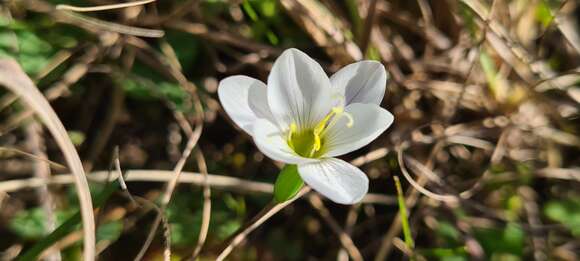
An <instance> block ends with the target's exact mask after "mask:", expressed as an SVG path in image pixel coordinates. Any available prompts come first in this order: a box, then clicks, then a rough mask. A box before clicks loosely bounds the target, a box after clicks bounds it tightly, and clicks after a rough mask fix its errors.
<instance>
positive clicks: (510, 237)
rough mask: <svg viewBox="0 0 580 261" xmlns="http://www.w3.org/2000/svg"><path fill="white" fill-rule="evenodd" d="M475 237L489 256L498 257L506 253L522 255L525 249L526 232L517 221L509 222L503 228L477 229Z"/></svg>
mask: <svg viewBox="0 0 580 261" xmlns="http://www.w3.org/2000/svg"><path fill="white" fill-rule="evenodd" d="M475 237H476V239H477V241H478V242H479V243H480V244H481V246H482V247H483V249H484V251H485V253H486V255H487V256H488V257H492V258H494V256H495V257H496V258H497V257H499V256H507V255H506V254H508V255H515V256H522V254H523V251H524V241H525V233H524V231H523V230H522V228H521V227H520V226H519V225H517V224H515V223H509V224H507V225H506V226H505V227H503V228H479V229H476V230H475Z"/></svg>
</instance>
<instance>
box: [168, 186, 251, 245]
mask: <svg viewBox="0 0 580 261" xmlns="http://www.w3.org/2000/svg"><path fill="white" fill-rule="evenodd" d="M220 198H223V199H224V200H223V201H213V202H212V213H211V220H210V226H209V234H210V237H215V239H217V240H224V239H226V238H227V237H229V236H230V235H232V234H233V233H234V232H235V231H236V230H237V229H238V228H239V227H240V226H241V224H242V223H241V222H242V217H244V215H245V203H244V200H243V198H240V199H235V198H234V197H232V196H231V195H228V194H225V195H224V196H222V197H220ZM201 199H202V195H201V194H200V193H193V194H192V193H176V194H175V195H174V198H173V199H172V201H171V203H170V204H169V206H168V208H167V219H168V221H169V226H170V227H171V244H172V246H174V247H191V246H192V245H195V244H196V242H197V238H198V236H199V232H200V228H201V227H200V225H201V220H202V200H201ZM232 210H234V213H235V214H232Z"/></svg>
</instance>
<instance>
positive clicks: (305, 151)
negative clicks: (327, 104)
mask: <svg viewBox="0 0 580 261" xmlns="http://www.w3.org/2000/svg"><path fill="white" fill-rule="evenodd" d="M343 116H344V117H346V118H347V119H348V122H347V123H346V126H347V127H348V128H350V127H352V125H353V124H354V120H353V118H352V116H351V115H350V114H349V113H347V112H345V111H344V107H333V108H332V110H331V111H330V113H328V114H327V115H326V116H325V117H324V119H322V120H321V121H320V122H319V123H318V124H316V126H315V127H314V128H308V129H303V130H299V129H298V125H296V123H292V124H290V130H289V131H288V138H287V142H288V146H290V148H292V150H294V152H296V154H298V155H300V156H302V157H307V158H319V157H320V156H322V155H323V154H324V141H325V139H324V134H325V133H326V131H327V130H328V129H330V128H331V127H332V126H334V125H336V123H337V122H338V120H339V119H340V118H341V117H343Z"/></svg>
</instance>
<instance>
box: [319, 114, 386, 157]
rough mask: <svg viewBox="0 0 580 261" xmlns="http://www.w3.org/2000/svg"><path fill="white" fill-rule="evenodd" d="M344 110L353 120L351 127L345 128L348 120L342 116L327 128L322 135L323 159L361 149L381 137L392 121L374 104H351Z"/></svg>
mask: <svg viewBox="0 0 580 261" xmlns="http://www.w3.org/2000/svg"><path fill="white" fill-rule="evenodd" d="M344 110H345V112H346V113H348V114H350V116H351V117H352V118H353V125H352V126H351V127H347V123H348V118H346V117H344V116H343V117H341V118H340V119H338V120H337V122H336V123H335V124H333V125H332V126H329V128H328V130H327V131H326V133H324V134H323V135H324V139H325V144H324V146H325V150H326V152H325V154H324V157H336V156H339V155H343V154H346V153H349V152H351V151H354V150H357V149H360V148H362V147H363V146H365V145H367V144H369V143H370V142H371V141H373V140H374V139H376V138H377V137H378V136H379V135H381V133H383V132H384V131H385V130H386V129H387V128H388V127H389V126H391V124H392V123H393V120H394V117H393V115H392V114H391V113H390V112H388V111H387V110H385V109H383V108H381V107H379V106H377V105H374V104H363V103H353V104H350V105H348V106H346V108H345V109H344Z"/></svg>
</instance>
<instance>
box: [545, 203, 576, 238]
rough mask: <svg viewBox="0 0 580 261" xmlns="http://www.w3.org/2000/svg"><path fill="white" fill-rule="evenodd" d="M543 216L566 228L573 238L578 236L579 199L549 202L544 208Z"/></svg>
mask: <svg viewBox="0 0 580 261" xmlns="http://www.w3.org/2000/svg"><path fill="white" fill-rule="evenodd" d="M544 214H545V215H546V216H547V217H548V218H550V219H552V220H555V221H558V222H560V223H562V224H564V226H566V227H567V228H568V229H569V230H570V232H572V234H573V235H574V236H580V199H579V198H572V199H570V200H561V201H556V200H552V201H549V202H548V203H547V204H546V206H545V207H544Z"/></svg>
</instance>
